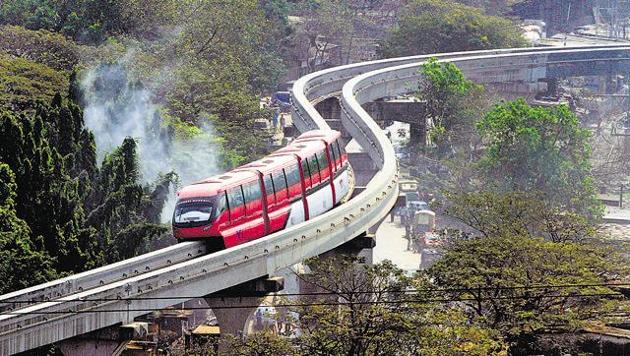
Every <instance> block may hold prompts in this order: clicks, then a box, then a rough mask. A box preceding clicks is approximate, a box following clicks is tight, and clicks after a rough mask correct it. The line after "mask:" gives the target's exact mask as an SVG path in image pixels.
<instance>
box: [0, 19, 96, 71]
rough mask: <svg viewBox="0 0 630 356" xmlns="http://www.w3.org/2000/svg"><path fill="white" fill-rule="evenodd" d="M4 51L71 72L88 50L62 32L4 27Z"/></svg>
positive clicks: (0, 44) (0, 35)
mask: <svg viewBox="0 0 630 356" xmlns="http://www.w3.org/2000/svg"><path fill="white" fill-rule="evenodd" d="M0 51H2V52H5V53H7V54H9V55H11V56H14V57H21V58H24V59H27V60H31V61H34V62H37V63H40V64H44V65H46V66H48V67H50V68H53V69H55V70H58V71H63V70H66V71H70V70H72V69H73V68H74V67H75V66H76V65H78V64H79V62H80V56H81V52H82V51H87V49H86V48H84V47H81V46H79V45H77V44H76V43H74V42H73V41H71V40H68V39H67V38H65V37H64V36H62V35H60V34H58V33H54V32H49V31H46V30H39V31H31V30H27V29H25V28H23V27H20V26H8V25H5V26H0Z"/></svg>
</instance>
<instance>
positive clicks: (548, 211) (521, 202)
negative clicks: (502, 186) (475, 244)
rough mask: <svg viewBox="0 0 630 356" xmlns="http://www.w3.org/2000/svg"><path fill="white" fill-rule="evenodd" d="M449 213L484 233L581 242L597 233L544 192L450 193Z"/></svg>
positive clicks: (485, 234) (448, 194)
mask: <svg viewBox="0 0 630 356" xmlns="http://www.w3.org/2000/svg"><path fill="white" fill-rule="evenodd" d="M446 197H447V199H448V202H449V203H448V204H449V205H448V207H447V209H446V213H447V214H448V215H450V216H452V217H455V218H457V219H459V220H460V221H462V222H463V223H465V224H466V225H468V226H470V227H472V228H473V229H474V230H476V231H477V232H479V233H480V234H482V235H483V236H510V235H512V236H521V235H528V234H529V235H533V236H543V237H545V238H547V239H548V240H550V241H553V242H565V241H574V242H579V241H583V240H585V239H588V238H591V237H593V236H594V230H593V228H592V227H591V225H590V224H589V223H588V221H587V220H586V219H585V218H584V217H582V216H580V215H578V214H575V213H571V212H563V211H561V210H559V209H557V208H553V207H550V206H549V205H548V204H547V203H546V202H545V201H544V200H543V199H542V195H541V194H535V193H531V192H529V193H525V192H507V193H497V192H494V191H480V192H456V193H453V192H450V193H447V196H446Z"/></svg>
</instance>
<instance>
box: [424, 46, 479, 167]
mask: <svg viewBox="0 0 630 356" xmlns="http://www.w3.org/2000/svg"><path fill="white" fill-rule="evenodd" d="M421 73H422V75H423V79H422V81H421V84H420V87H419V91H418V92H417V96H418V97H419V98H420V99H421V100H422V101H423V102H425V103H426V105H425V109H424V112H423V115H422V117H421V121H424V122H427V123H430V129H429V139H430V141H431V143H432V144H434V145H435V147H436V152H435V153H436V156H437V157H438V158H446V157H448V156H451V155H452V154H453V153H454V152H455V150H456V149H463V150H469V149H470V147H471V146H472V142H473V141H475V138H476V135H475V129H474V123H475V121H476V120H477V119H478V117H479V116H480V115H481V112H482V111H483V109H485V106H486V102H485V100H484V99H482V97H483V95H482V94H483V87H482V86H480V85H477V84H475V83H473V82H472V81H470V80H468V79H466V78H465V77H464V75H463V74H462V72H461V71H460V70H459V68H457V66H456V65H455V64H453V63H439V62H438V61H437V59H435V58H432V59H430V60H429V61H428V62H427V63H425V64H423V65H422V69H421Z"/></svg>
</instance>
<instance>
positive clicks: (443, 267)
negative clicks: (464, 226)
mask: <svg viewBox="0 0 630 356" xmlns="http://www.w3.org/2000/svg"><path fill="white" fill-rule="evenodd" d="M612 256H613V255H612V254H610V251H609V250H607V249H601V248H599V247H598V246H595V245H593V244H584V243H575V242H560V243H555V242H551V241H548V240H545V239H542V238H538V237H532V236H531V235H506V236H489V237H480V238H471V239H463V240H462V239H458V240H456V241H455V242H453V243H452V244H451V245H450V246H449V247H448V249H447V252H446V253H445V255H444V256H443V257H442V258H441V259H440V260H439V261H437V262H436V263H435V264H434V265H433V266H432V267H431V268H430V270H429V271H428V276H429V277H430V278H431V279H432V280H433V281H434V283H435V284H436V285H437V286H438V287H441V288H450V289H451V290H452V292H451V293H449V294H450V297H451V298H454V299H458V300H462V301H461V302H460V303H461V305H463V306H465V309H464V311H465V312H466V313H467V314H468V315H469V317H470V321H471V322H473V323H478V324H479V325H482V326H485V327H488V328H491V329H497V330H499V331H500V332H501V334H502V335H504V336H505V337H506V339H507V340H508V341H509V342H510V343H512V345H513V346H514V349H515V350H518V349H519V348H523V347H526V345H525V344H526V343H527V342H529V341H531V339H532V337H533V336H536V335H537V334H539V333H544V332H554V331H568V332H572V331H575V330H576V329H577V328H579V327H580V326H582V325H584V324H583V323H584V322H585V321H587V320H593V319H595V318H597V317H598V316H600V315H601V314H602V313H603V312H604V310H605V308H604V307H605V302H606V300H607V295H609V294H612V293H614V292H613V291H612V290H611V289H610V288H608V287H605V286H593V285H598V284H603V283H606V282H609V281H611V280H614V279H615V278H618V277H619V274H617V271H618V270H619V269H618V268H617V267H615V266H614V261H612ZM554 286H563V287H554Z"/></svg>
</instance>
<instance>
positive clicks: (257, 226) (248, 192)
mask: <svg viewBox="0 0 630 356" xmlns="http://www.w3.org/2000/svg"><path fill="white" fill-rule="evenodd" d="M243 194H244V196H245V215H246V219H245V228H244V229H243V234H244V239H245V240H247V241H249V240H253V239H257V238H259V237H261V236H264V235H265V220H264V217H263V210H262V201H261V199H262V193H261V191H260V183H259V182H258V180H256V181H254V182H250V183H245V184H243Z"/></svg>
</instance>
